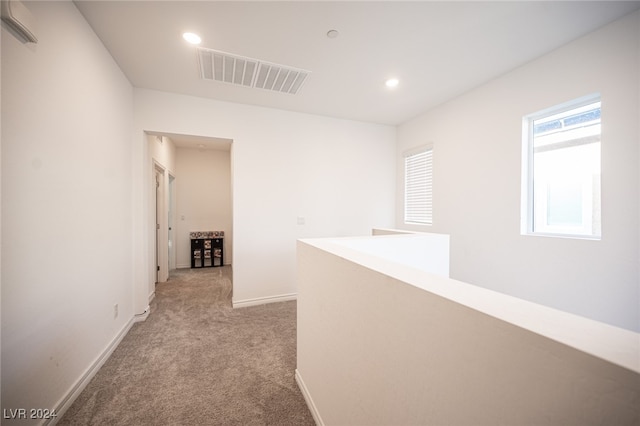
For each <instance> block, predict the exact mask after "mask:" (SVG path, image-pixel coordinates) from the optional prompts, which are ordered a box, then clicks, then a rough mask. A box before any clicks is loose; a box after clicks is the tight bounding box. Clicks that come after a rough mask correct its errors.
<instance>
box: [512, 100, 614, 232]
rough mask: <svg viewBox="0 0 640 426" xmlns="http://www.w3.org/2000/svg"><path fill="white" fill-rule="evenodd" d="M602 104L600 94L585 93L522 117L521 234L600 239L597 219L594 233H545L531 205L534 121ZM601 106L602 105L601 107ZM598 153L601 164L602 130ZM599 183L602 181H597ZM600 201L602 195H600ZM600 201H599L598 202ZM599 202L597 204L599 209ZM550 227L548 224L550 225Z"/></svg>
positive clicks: (532, 201) (533, 194) (532, 196)
mask: <svg viewBox="0 0 640 426" xmlns="http://www.w3.org/2000/svg"><path fill="white" fill-rule="evenodd" d="M596 102H600V103H602V97H601V95H600V93H592V94H589V95H586V96H582V97H580V98H577V99H573V100H570V101H567V102H563V103H561V104H558V105H554V106H552V107H549V108H545V109H543V110H540V111H538V112H535V113H533V114H527V115H525V116H524V117H523V118H522V161H521V167H522V178H521V185H522V187H521V207H520V214H521V217H520V233H521V235H525V236H526V235H528V236H546V237H556V238H572V239H583V240H584V239H586V240H601V239H602V221H601V220H600V229H599V230H600V233H599V234H595V233H594V230H593V229H592V230H591V233H584V234H581V233H567V232H548V231H545V232H543V231H536V230H535V211H536V206H535V205H534V204H535V203H534V196H535V193H534V134H533V132H534V122H535V121H536V120H541V119H543V118H545V117H549V116H552V115H556V114H561V113H563V112H567V111H571V110H574V109H578V108H581V107H584V106H587V105H589V104H592V103H596ZM600 108H602V104H601V106H600ZM599 143H600V144H601V145H600V155H599V161H600V164H602V130H601V131H600V142H599ZM598 184H599V185H600V188H602V186H601V181H599V182H598ZM600 200H601V198H600ZM600 203H601V201H600ZM601 207H602V204H600V208H601ZM550 227H551V226H550Z"/></svg>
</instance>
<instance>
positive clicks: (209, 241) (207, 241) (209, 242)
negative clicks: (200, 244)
mask: <svg viewBox="0 0 640 426" xmlns="http://www.w3.org/2000/svg"><path fill="white" fill-rule="evenodd" d="M204 248H205V249H210V248H211V240H204Z"/></svg>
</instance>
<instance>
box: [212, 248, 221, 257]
mask: <svg viewBox="0 0 640 426" xmlns="http://www.w3.org/2000/svg"><path fill="white" fill-rule="evenodd" d="M213 257H222V250H221V249H219V248H217V249H215V250H213Z"/></svg>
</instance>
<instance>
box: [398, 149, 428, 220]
mask: <svg viewBox="0 0 640 426" xmlns="http://www.w3.org/2000/svg"><path fill="white" fill-rule="evenodd" d="M432 160H433V149H432V148H431V147H423V148H420V149H418V150H413V151H410V152H408V153H407V154H405V157H404V222H405V223H415V224H420V225H431V223H432V219H433V205H432V177H433V161H432Z"/></svg>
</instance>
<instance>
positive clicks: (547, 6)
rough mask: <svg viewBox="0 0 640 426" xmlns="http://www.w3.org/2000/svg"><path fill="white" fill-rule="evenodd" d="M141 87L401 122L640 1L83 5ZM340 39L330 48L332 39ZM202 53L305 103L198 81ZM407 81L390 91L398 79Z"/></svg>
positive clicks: (282, 95) (80, 3)
mask: <svg viewBox="0 0 640 426" xmlns="http://www.w3.org/2000/svg"><path fill="white" fill-rule="evenodd" d="M75 3H76V5H77V6H78V8H79V9H80V11H81V12H82V14H83V15H84V16H85V18H86V19H87V21H88V22H89V24H90V25H91V26H92V27H93V29H94V31H95V32H96V33H97V34H98V36H99V37H100V39H101V40H102V41H103V43H104V44H105V46H106V47H107V49H109V51H110V52H111V54H112V55H113V57H114V58H115V60H116V61H117V63H118V64H119V65H120V67H121V68H122V70H123V72H124V73H125V74H126V76H127V77H128V78H129V80H130V81H131V83H132V84H133V85H134V86H135V87H141V88H149V89H156V90H161V91H167V92H175V93H182V94H187V95H192V96H199V97H204V98H212V99H219V100H223V101H230V102H238V103H245V104H251V105H260V106H265V107H271V108H280V109H285V110H291V111H299V112H305V113H311V114H320V115H326V116H331V117H338V118H346V119H352V120H360V121H366V122H373V123H381V124H391V125H395V124H399V123H402V122H404V121H406V120H408V119H411V118H413V117H415V116H416V115H418V114H420V113H422V112H424V111H426V110H427V109H429V108H430V107H433V106H435V105H438V104H440V103H442V102H444V101H447V100H449V99H451V98H453V97H455V96H457V95H459V94H461V93H464V92H465V91H468V90H470V89H472V88H474V87H476V86H478V85H480V84H483V83H485V82H487V81H489V80H491V79H493V78H495V77H497V76H499V75H501V74H504V73H505V72H507V71H509V70H512V69H514V68H516V67H518V66H520V65H523V64H524V63H526V62H528V61H531V60H533V59H535V58H537V57H539V56H541V55H543V54H545V53H547V52H549V51H551V50H553V49H556V48H558V47H559V46H561V45H563V44H565V43H567V42H569V41H571V40H573V39H575V38H577V37H580V36H581V35H584V34H586V33H588V32H591V31H593V30H594V29H596V28H598V27H600V26H602V25H604V24H606V23H609V22H611V21H613V20H615V19H617V18H619V17H620V16H622V15H624V14H626V13H628V12H630V11H632V10H636V9H638V8H639V7H640V1H624V2H616V1H603V2H596V1H585V2H582V1H569V2H555V1H534V2H523V1H500V2H483V1H471V2H459V1H428V2H426V1H413V2H398V1H377V2H362V1H355V2H344V1H343V2H328V1H298V2H295V1H287V2H270V1H257V2H245V1H229V2H218V1H194V2H190V1H87V0H81V1H76V2H75ZM332 29H335V30H338V31H339V33H340V34H339V36H338V37H337V38H334V39H331V38H329V37H327V35H326V33H327V31H329V30H332ZM185 31H192V32H196V33H198V34H199V35H200V36H201V37H202V40H203V41H202V44H201V46H202V47H206V48H211V49H216V50H222V51H225V52H229V53H232V54H236V55H240V56H246V57H250V58H256V59H261V60H264V61H268V62H274V63H277V64H282V65H287V66H291V67H295V68H302V69H306V70H309V71H311V72H312V73H311V75H310V76H309V78H308V79H307V81H306V82H305V83H304V85H303V86H302V88H301V89H300V90H299V92H298V94H296V95H291V94H285V93H279V92H273V91H268V90H263V89H255V88H246V87H240V86H234V85H230V84H226V83H221V82H215V81H211V80H202V79H200V77H199V69H198V61H197V55H196V50H195V48H194V47H193V46H191V45H188V44H187V43H186V42H185V41H184V40H183V39H182V37H181V35H182V33H183V32H185ZM391 76H394V77H397V78H399V79H400V85H399V86H398V87H397V88H396V89H394V90H389V89H387V88H386V87H385V86H384V84H383V83H384V81H385V79H387V78H388V77H391Z"/></svg>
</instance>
